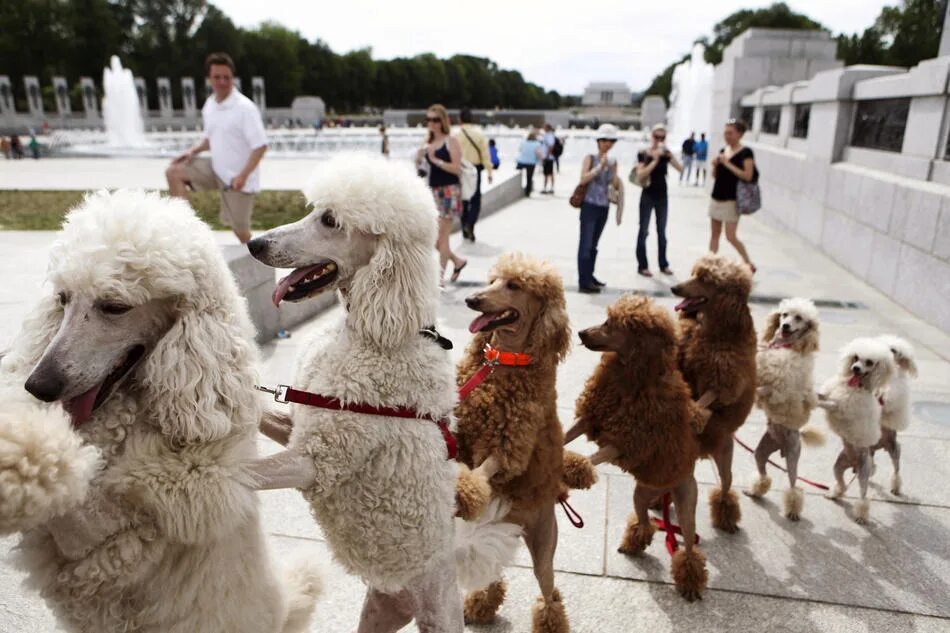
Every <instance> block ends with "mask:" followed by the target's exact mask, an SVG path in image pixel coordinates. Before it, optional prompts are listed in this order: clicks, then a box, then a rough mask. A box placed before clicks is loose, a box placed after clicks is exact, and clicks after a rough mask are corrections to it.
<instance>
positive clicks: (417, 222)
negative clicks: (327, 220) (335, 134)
mask: <svg viewBox="0 0 950 633" xmlns="http://www.w3.org/2000/svg"><path fill="white" fill-rule="evenodd" d="M303 193H304V195H305V196H306V198H307V201H308V202H309V203H310V205H312V206H313V207H314V208H315V209H328V210H331V211H333V214H334V216H335V217H336V218H337V220H338V221H339V223H340V225H341V226H342V227H343V228H344V230H357V231H362V232H364V233H368V234H370V235H386V236H387V238H388V239H390V240H392V241H394V242H398V243H407V242H416V241H420V240H421V241H423V242H426V243H429V242H431V243H433V244H434V243H435V238H436V223H435V221H434V217H435V209H434V208H433V203H432V193H431V192H430V191H429V189H428V187H426V186H425V182H424V181H423V180H422V179H421V178H417V177H416V176H415V174H414V173H413V172H412V170H411V166H410V165H409V164H402V163H401V162H399V161H389V160H386V159H384V158H382V157H380V156H377V155H375V154H369V153H365V152H346V153H342V154H339V155H337V156H335V157H334V158H333V159H332V160H329V161H327V162H325V163H321V164H320V168H319V169H315V170H314V173H313V175H312V176H311V177H310V180H309V181H308V182H307V185H306V186H305V187H304V189H303Z"/></svg>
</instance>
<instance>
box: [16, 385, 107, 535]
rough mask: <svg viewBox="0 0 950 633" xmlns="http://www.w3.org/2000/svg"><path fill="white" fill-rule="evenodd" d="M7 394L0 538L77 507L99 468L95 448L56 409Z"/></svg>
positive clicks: (64, 415) (57, 407)
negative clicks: (74, 430)
mask: <svg viewBox="0 0 950 633" xmlns="http://www.w3.org/2000/svg"><path fill="white" fill-rule="evenodd" d="M20 391H23V390H22V389H20ZM23 393H24V394H25V393H26V392H23ZM6 396H7V393H6V392H4V393H3V399H4V406H3V411H0V535H2V534H4V533H9V532H16V531H20V530H25V529H28V528H30V527H34V526H36V525H39V524H41V523H44V522H46V521H48V520H49V519H50V518H52V517H54V516H56V515H58V514H62V513H63V512H65V511H67V510H69V509H70V508H72V507H74V506H77V505H79V504H80V503H82V501H83V499H84V498H85V497H86V493H87V492H88V491H89V484H90V482H91V481H92V478H93V477H94V476H95V474H96V472H97V471H98V469H99V466H100V464H101V461H100V456H99V451H98V449H96V448H95V447H94V446H90V445H88V444H85V443H84V442H83V441H82V438H81V437H79V435H77V434H76V433H75V432H73V429H72V425H71V423H70V421H69V418H68V417H67V416H66V414H65V413H64V412H63V410H62V409H61V408H60V407H59V406H45V405H42V406H41V405H36V404H33V403H30V402H26V401H25V400H24V399H23V398H20V397H19V394H11V395H10V398H9V399H8V398H7V397H6Z"/></svg>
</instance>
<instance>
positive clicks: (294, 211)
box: [0, 189, 307, 231]
mask: <svg viewBox="0 0 950 633" xmlns="http://www.w3.org/2000/svg"><path fill="white" fill-rule="evenodd" d="M83 194H84V192H82V191H20V190H16V189H14V190H3V191H0V230H4V231H56V230H59V228H60V225H61V224H62V222H63V216H65V215H66V212H67V211H68V210H69V209H71V208H72V207H74V206H76V205H77V204H79V202H80V201H81V200H82V197H83ZM218 200H219V198H218V193H217V192H215V191H208V192H204V193H193V194H191V205H192V206H193V207H194V208H195V211H197V212H198V215H199V216H200V217H201V219H202V220H204V221H205V222H207V223H208V224H209V225H210V226H211V228H213V229H215V230H223V229H226V228H227V227H225V226H223V225H222V224H221V223H220V222H218V205H219V202H218ZM306 214H307V210H306V206H305V201H304V198H303V194H301V193H300V192H299V191H262V192H261V193H259V194H258V195H257V199H256V200H255V202H254V215H253V218H252V228H254V229H255V230H265V229H270V228H273V227H275V226H280V225H281V224H287V223H288V222H295V221H296V220H299V219H300V218H302V217H303V216H304V215H306Z"/></svg>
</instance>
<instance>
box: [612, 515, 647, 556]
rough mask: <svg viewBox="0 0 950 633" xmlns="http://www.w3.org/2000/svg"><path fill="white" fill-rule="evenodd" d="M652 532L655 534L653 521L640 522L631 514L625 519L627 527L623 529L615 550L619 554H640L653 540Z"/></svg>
mask: <svg viewBox="0 0 950 633" xmlns="http://www.w3.org/2000/svg"><path fill="white" fill-rule="evenodd" d="M654 534H656V526H655V525H653V523H651V522H649V521H647V522H646V523H640V522H639V521H638V520H637V515H636V514H631V515H630V517H629V518H628V519H627V529H626V530H624V533H623V540H622V541H620V547H618V548H617V551H618V552H620V553H621V554H630V555H636V554H640V553H641V552H643V550H645V549H646V548H647V547H649V545H650V543H652V542H653V535H654Z"/></svg>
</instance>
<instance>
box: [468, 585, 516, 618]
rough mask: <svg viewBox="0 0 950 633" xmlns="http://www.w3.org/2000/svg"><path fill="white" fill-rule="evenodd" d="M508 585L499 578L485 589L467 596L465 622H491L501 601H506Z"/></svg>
mask: <svg viewBox="0 0 950 633" xmlns="http://www.w3.org/2000/svg"><path fill="white" fill-rule="evenodd" d="M507 592H508V585H507V583H506V582H505V581H504V580H499V581H496V582H493V583H492V584H490V585H488V586H487V587H485V588H484V589H479V590H478V591H473V592H471V593H469V594H468V595H467V596H465V624H491V623H492V622H494V620H495V614H496V613H498V609H499V607H501V603H502V602H504V601H505V594H506V593H507Z"/></svg>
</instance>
